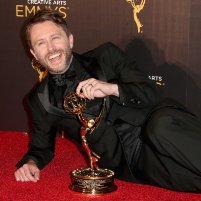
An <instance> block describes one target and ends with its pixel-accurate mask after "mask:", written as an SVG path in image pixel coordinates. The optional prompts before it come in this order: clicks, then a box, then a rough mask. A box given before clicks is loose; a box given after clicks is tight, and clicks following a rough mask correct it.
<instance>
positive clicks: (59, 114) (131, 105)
mask: <svg viewBox="0 0 201 201" xmlns="http://www.w3.org/2000/svg"><path fill="white" fill-rule="evenodd" d="M73 60H74V63H75V64H76V74H77V75H79V72H80V70H82V69H83V68H85V70H86V71H87V72H88V73H89V74H90V75H91V76H92V77H94V78H96V79H99V80H103V81H106V82H112V83H117V84H118V87H119V94H120V96H119V97H115V96H110V97H107V100H106V105H107V119H106V121H107V122H109V123H110V125H111V126H110V127H109V128H107V129H108V130H109V129H110V128H111V129H112V128H113V127H114V129H113V130H111V134H110V133H107V134H105V135H104V137H102V136H101V132H102V131H104V130H105V126H106V125H105V124H106V123H105V122H104V123H103V124H101V125H100V126H99V127H100V129H102V130H101V132H95V133H93V134H92V135H94V137H92V139H93V138H94V139H93V140H94V142H93V140H92V139H89V141H90V142H91V143H92V144H93V143H94V144H93V147H95V149H96V151H97V150H99V151H100V152H102V153H98V154H100V155H101V161H100V162H101V165H102V166H104V167H107V168H110V169H113V170H114V171H115V172H116V173H117V175H118V176H119V178H122V179H125V180H135V178H134V176H133V171H132V170H130V167H129V166H128V164H127V160H126V157H125V155H124V148H123V147H122V144H121V143H120V141H119V137H118V133H115V132H114V130H115V125H116V124H118V122H122V121H123V122H126V123H128V124H130V125H133V126H135V127H139V126H142V125H143V123H144V121H145V120H146V118H147V116H148V114H149V112H150V111H151V109H152V108H153V106H154V105H156V104H157V103H158V102H159V100H160V98H159V97H160V94H159V92H158V90H157V89H156V86H155V84H154V83H152V81H151V80H149V79H148V78H147V76H146V75H144V74H143V73H142V72H140V71H139V69H138V68H137V65H136V63H135V62H131V61H129V59H128V58H127V56H126V55H125V53H124V52H123V51H121V50H120V49H119V48H117V47H116V46H115V45H113V44H111V43H106V44H103V45H101V46H99V47H97V48H96V49H94V50H91V51H89V52H87V53H85V54H83V55H78V54H75V53H74V59H73ZM48 79H49V78H48V76H47V77H46V78H45V79H44V80H43V81H42V82H41V83H40V84H39V86H38V87H37V88H36V89H35V90H34V91H33V92H32V93H31V95H30V98H29V105H30V108H31V110H32V116H33V124H34V131H33V133H32V140H31V143H30V149H29V151H28V152H27V153H26V154H25V156H24V157H23V159H22V160H21V161H20V162H19V163H18V164H17V166H18V167H20V166H22V165H23V164H24V163H25V162H26V161H27V160H28V159H33V160H35V161H36V163H37V164H38V166H39V168H40V169H42V168H43V167H44V166H45V165H46V164H47V163H49V162H50V161H51V159H52V158H53V156H54V147H55V136H56V133H57V130H58V129H60V130H61V129H62V130H65V131H66V133H69V135H70V131H71V130H73V129H75V128H76V125H75V121H74V119H75V115H71V114H67V113H66V112H65V111H64V110H61V109H59V108H56V107H54V106H52V105H51V104H50V102H49V92H48ZM119 120H121V121H119ZM100 129H99V130H100ZM76 132H77V135H73V136H71V135H70V137H72V138H74V139H75V140H79V130H77V131H76ZM100 136H101V140H99V137H100ZM108 141H109V143H108ZM108 153H112V154H108Z"/></svg>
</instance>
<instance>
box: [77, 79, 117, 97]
mask: <svg viewBox="0 0 201 201" xmlns="http://www.w3.org/2000/svg"><path fill="white" fill-rule="evenodd" d="M76 93H77V94H78V95H79V96H80V97H82V98H88V99H89V100H91V99H94V98H103V97H105V96H110V95H114V96H119V90H118V86H117V84H114V83H108V82H103V81H101V80H96V79H94V78H90V79H88V80H84V81H82V82H80V83H79V85H78V86H77V89H76Z"/></svg>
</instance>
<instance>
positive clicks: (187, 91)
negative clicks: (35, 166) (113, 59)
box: [0, 0, 201, 131]
mask: <svg viewBox="0 0 201 201" xmlns="http://www.w3.org/2000/svg"><path fill="white" fill-rule="evenodd" d="M43 7H49V8H51V9H54V10H57V11H58V12H60V13H61V14H62V16H63V17H64V18H65V19H66V20H67V21H68V23H69V26H70V28H71V30H72V32H73V34H74V39H75V47H74V51H76V52H78V53H83V52H85V51H88V50H90V49H92V48H94V47H96V46H98V45H99V44H101V43H104V42H107V41H111V42H113V43H115V44H116V45H118V46H119V47H121V48H122V49H123V50H125V52H126V53H127V54H128V56H129V57H130V58H131V59H133V60H136V61H137V63H138V65H139V67H140V68H141V69H142V70H143V71H146V72H147V76H148V77H149V78H150V79H152V80H155V81H156V82H158V84H160V85H161V87H163V88H164V93H165V95H166V96H169V97H173V98H175V99H177V100H179V101H180V102H181V103H183V104H184V105H186V106H187V107H188V108H189V109H190V110H191V111H192V112H194V113H195V114H197V115H198V116H199V117H201V93H200V92H201V90H200V89H201V71H200V61H201V59H200V58H201V40H200V36H201V12H200V11H201V0H168V1H166V0H9V1H3V0H1V2H0V25H1V29H0V41H1V49H0V55H1V56H0V59H1V60H0V61H1V68H0V72H1V74H0V75H1V79H0V90H1V104H0V111H1V115H0V130H17V131H28V130H29V122H28V118H27V107H26V104H25V101H24V100H25V98H26V95H27V94H28V93H29V91H30V90H31V88H32V87H33V86H34V84H35V83H36V82H37V79H38V75H37V72H36V71H34V70H33V69H32V67H31V57H30V54H29V50H28V49H27V48H26V46H24V45H23V44H24V43H23V40H24V39H23V38H22V24H23V22H24V21H25V19H26V18H27V17H29V16H30V15H33V14H34V13H35V12H36V11H37V10H40V9H42V8H43Z"/></svg>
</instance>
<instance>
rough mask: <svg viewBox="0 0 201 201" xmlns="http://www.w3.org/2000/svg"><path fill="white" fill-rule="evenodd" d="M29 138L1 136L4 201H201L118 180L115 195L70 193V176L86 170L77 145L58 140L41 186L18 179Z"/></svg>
mask: <svg viewBox="0 0 201 201" xmlns="http://www.w3.org/2000/svg"><path fill="white" fill-rule="evenodd" d="M27 145H28V136H27V135H26V134H23V133H19V132H3V131H2V132H0V178H1V180H0V201H64V200H65V201H66V200H71V201H78V200H79V201H84V200H89V201H91V200H92V201H93V200H94V201H111V200H115V201H120V200H126V201H131V200H132V201H201V194H192V193H178V192H173V191H169V190H165V189H162V188H157V187H153V186H148V185H139V184H134V183H128V182H123V181H120V180H115V183H116V184H117V185H118V190H117V191H116V192H114V193H111V194H105V195H100V196H89V195H82V194H78V193H74V192H72V191H70V190H69V189H68V186H69V184H70V178H69V172H70V170H72V169H75V168H79V167H86V163H85V161H84V159H83V156H82V154H81V153H80V152H79V150H78V149H77V147H76V145H75V144H73V143H72V142H70V141H69V140H66V139H61V138H57V146H56V155H55V159H54V160H53V161H52V162H51V163H50V165H48V166H47V167H46V168H45V169H44V170H43V171H42V172H41V179H40V181H39V182H37V183H26V182H25V183H19V182H16V181H15V179H14V175H13V173H14V170H15V164H16V163H17V161H18V160H19V159H20V158H21V157H22V155H23V154H24V153H25V151H26V150H27Z"/></svg>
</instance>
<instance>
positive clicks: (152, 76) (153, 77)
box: [149, 75, 165, 86]
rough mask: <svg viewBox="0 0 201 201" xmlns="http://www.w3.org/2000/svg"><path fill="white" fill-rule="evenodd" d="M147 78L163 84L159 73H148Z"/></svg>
mask: <svg viewBox="0 0 201 201" xmlns="http://www.w3.org/2000/svg"><path fill="white" fill-rule="evenodd" d="M149 79H150V80H153V81H155V83H156V84H158V85H161V86H165V82H164V81H163V76H161V75H149Z"/></svg>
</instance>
